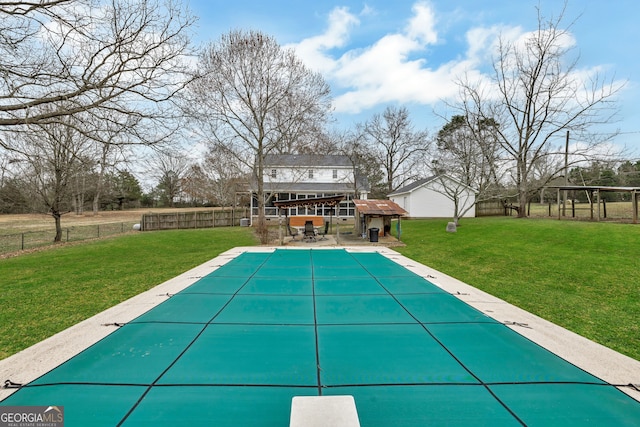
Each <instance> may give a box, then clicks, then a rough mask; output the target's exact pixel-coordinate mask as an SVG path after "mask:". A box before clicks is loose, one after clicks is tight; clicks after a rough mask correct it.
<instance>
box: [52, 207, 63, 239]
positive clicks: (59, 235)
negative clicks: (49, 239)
mask: <svg viewBox="0 0 640 427" xmlns="http://www.w3.org/2000/svg"><path fill="white" fill-rule="evenodd" d="M51 216H53V220H54V221H55V223H56V237H54V238H53V241H54V242H56V243H57V242H61V241H62V224H61V221H60V218H61V217H62V215H61V214H60V212H58V211H53V212H51Z"/></svg>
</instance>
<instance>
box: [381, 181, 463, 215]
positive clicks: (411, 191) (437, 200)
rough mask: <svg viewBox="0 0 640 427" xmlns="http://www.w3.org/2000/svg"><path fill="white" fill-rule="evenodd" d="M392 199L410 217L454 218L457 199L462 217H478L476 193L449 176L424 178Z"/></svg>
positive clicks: (405, 187) (408, 186) (398, 190)
mask: <svg viewBox="0 0 640 427" xmlns="http://www.w3.org/2000/svg"><path fill="white" fill-rule="evenodd" d="M388 197H389V199H390V200H391V201H393V202H395V203H396V204H398V205H399V206H400V207H402V208H403V209H404V210H406V211H407V212H408V216H409V217H410V218H453V216H454V209H455V204H454V200H455V199H456V198H457V200H458V212H459V214H461V215H460V217H461V218H464V217H474V216H476V215H475V214H476V212H475V206H474V205H475V198H476V192H475V191H474V190H473V189H472V188H471V187H469V186H467V185H464V184H462V183H460V182H458V181H456V180H455V179H453V178H450V177H448V176H446V175H438V176H432V177H429V178H425V179H421V180H419V181H416V182H414V183H412V184H409V185H407V186H404V187H402V188H399V189H397V190H395V191H394V192H393V193H391V194H389V196H388ZM465 210H466V212H464V211H465Z"/></svg>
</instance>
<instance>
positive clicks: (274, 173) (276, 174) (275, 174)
mask: <svg viewBox="0 0 640 427" xmlns="http://www.w3.org/2000/svg"><path fill="white" fill-rule="evenodd" d="M276 176H278V171H277V170H276V169H271V178H275V177H276Z"/></svg>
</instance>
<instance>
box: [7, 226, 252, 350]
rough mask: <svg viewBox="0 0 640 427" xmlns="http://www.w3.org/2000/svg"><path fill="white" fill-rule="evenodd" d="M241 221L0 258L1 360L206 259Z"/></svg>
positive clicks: (233, 236) (228, 241)
mask: <svg viewBox="0 0 640 427" xmlns="http://www.w3.org/2000/svg"><path fill="white" fill-rule="evenodd" d="M255 244H257V243H256V240H255V238H254V236H253V232H252V230H251V229H249V228H246V227H233V228H215V229H201V230H175V231H163V232H148V233H134V234H127V235H125V236H121V237H114V238H110V239H106V240H98V241H93V242H90V243H81V244H76V245H73V246H62V247H57V248H51V249H48V250H45V251H42V252H37V253H32V254H26V255H21V256H19V257H15V258H8V259H3V260H0V272H1V273H0V307H2V308H1V309H0V359H3V358H5V357H7V356H10V355H11V354H13V353H16V352H18V351H19V350H22V349H24V348H26V347H29V346H31V345H33V344H35V343H37V342H39V341H41V340H43V339H45V338H47V337H49V336H51V335H53V334H55V333H57V332H59V331H61V330H63V329H66V328H68V327H69V326H72V325H74V324H76V323H78V322H80V321H81V320H84V319H86V318H89V317H91V316H92V315H94V314H96V313H99V312H101V311H103V310H105V309H107V308H109V307H111V306H114V305H116V304H118V303H120V302H122V301H124V300H126V299H128V298H130V297H132V296H134V295H137V294H139V293H141V292H143V291H146V290H147V289H150V288H152V287H154V286H156V285H158V284H160V283H162V282H164V281H166V280H168V279H170V278H172V277H175V276H177V275H178V274H180V273H183V272H185V271H187V270H189V269H191V268H193V267H195V266H198V265H200V264H202V263H203V262H206V261H207V260H209V259H211V258H213V257H215V256H217V255H218V254H220V253H221V252H224V251H226V250H228V249H230V248H233V247H236V246H252V245H255Z"/></svg>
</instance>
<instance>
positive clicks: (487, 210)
mask: <svg viewBox="0 0 640 427" xmlns="http://www.w3.org/2000/svg"><path fill="white" fill-rule="evenodd" d="M502 215H508V213H506V210H505V207H504V203H503V202H502V201H501V200H485V201H482V202H477V203H476V216H502Z"/></svg>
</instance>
